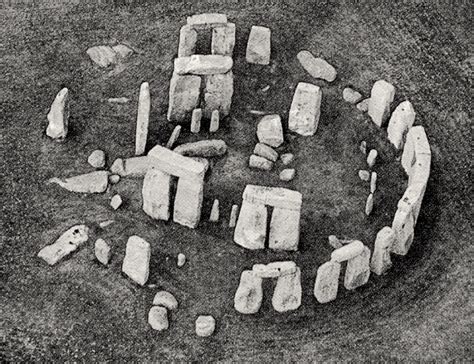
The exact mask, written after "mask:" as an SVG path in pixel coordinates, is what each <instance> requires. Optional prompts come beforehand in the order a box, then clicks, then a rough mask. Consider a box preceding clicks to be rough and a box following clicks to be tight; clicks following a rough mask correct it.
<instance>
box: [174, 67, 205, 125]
mask: <svg viewBox="0 0 474 364" xmlns="http://www.w3.org/2000/svg"><path fill="white" fill-rule="evenodd" d="M200 93H201V77H199V76H192V75H186V76H181V75H178V74H177V73H173V76H172V77H171V81H170V91H169V106H168V114H167V118H168V121H172V122H184V121H186V120H189V116H190V115H191V113H192V111H193V110H194V109H195V108H196V107H197V106H198V104H199V95H200Z"/></svg>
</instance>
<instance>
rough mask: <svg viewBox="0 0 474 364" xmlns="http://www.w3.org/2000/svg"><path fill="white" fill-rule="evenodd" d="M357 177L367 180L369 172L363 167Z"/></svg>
mask: <svg viewBox="0 0 474 364" xmlns="http://www.w3.org/2000/svg"><path fill="white" fill-rule="evenodd" d="M359 178H360V179H361V180H362V181H368V180H369V179H370V172H369V171H366V170H365V169H361V170H359Z"/></svg>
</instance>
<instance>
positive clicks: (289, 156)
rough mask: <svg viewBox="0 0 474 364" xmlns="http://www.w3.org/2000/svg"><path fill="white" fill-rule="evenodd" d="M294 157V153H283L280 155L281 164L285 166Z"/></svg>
mask: <svg viewBox="0 0 474 364" xmlns="http://www.w3.org/2000/svg"><path fill="white" fill-rule="evenodd" d="M294 158H295V156H294V154H292V153H284V154H282V155H281V156H280V159H281V162H282V163H283V165H285V166H287V165H288V164H290V163H291V162H293V159H294Z"/></svg>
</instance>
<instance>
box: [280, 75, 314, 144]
mask: <svg viewBox="0 0 474 364" xmlns="http://www.w3.org/2000/svg"><path fill="white" fill-rule="evenodd" d="M321 99H322V91H321V88H319V87H318V86H316V85H313V84H310V83H306V82H300V83H299V84H298V86H297V87H296V90H295V94H294V96H293V101H292V102H291V108H290V114H289V117H288V128H289V129H290V130H291V131H293V132H295V133H298V134H300V135H303V136H308V135H313V134H314V133H316V129H317V128H318V123H319V116H320V114H321Z"/></svg>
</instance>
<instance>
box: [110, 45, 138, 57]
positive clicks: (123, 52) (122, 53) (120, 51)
mask: <svg viewBox="0 0 474 364" xmlns="http://www.w3.org/2000/svg"><path fill="white" fill-rule="evenodd" d="M112 49H113V50H114V52H115V53H116V54H117V56H118V57H119V58H127V57H129V56H131V55H132V54H133V49H131V48H130V47H127V46H126V45H125V44H117V45H114V46H113V47H112Z"/></svg>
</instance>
